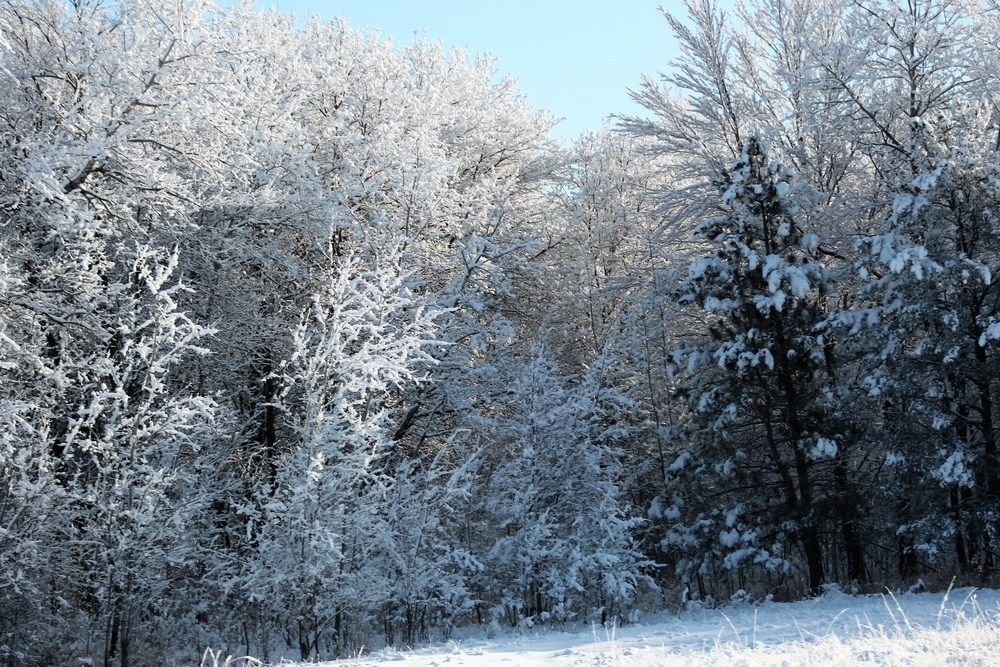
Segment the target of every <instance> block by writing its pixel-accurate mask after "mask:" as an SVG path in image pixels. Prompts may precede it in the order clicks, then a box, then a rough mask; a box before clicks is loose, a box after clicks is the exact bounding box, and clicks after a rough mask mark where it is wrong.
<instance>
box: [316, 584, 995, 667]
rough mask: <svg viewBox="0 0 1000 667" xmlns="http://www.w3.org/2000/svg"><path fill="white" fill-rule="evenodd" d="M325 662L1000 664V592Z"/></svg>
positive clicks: (804, 606) (749, 609)
mask: <svg viewBox="0 0 1000 667" xmlns="http://www.w3.org/2000/svg"><path fill="white" fill-rule="evenodd" d="M323 664H324V665H326V666H327V667H333V666H335V665H336V666H338V667H340V666H344V667H346V666H347V665H352V666H355V667H380V666H386V665H390V666H392V667H463V666H469V667H501V666H503V667H571V666H592V667H603V666H607V667H629V666H635V667H653V666H657V667H658V666H661V665H663V666H674V665H684V666H695V665H706V666H707V665H713V666H716V667H739V666H746V667H758V666H760V665H775V666H788V667H790V666H792V665H857V664H869V665H927V666H931V665H934V666H937V665H970V666H975V665H982V666H983V667H986V666H987V665H989V666H990V667H992V666H993V665H997V664H1000V591H996V590H974V589H970V588H964V589H958V590H953V591H951V592H950V593H948V594H945V593H937V594H933V593H919V594H913V593H907V594H903V595H896V596H889V595H887V596H884V597H883V596H864V597H856V596H848V595H845V594H842V593H838V592H830V593H827V594H825V595H823V596H822V597H820V598H817V599H813V600H806V601H802V602H795V603H790V604H782V603H773V602H765V603H763V604H760V605H747V604H744V605H740V606H735V607H727V608H724V609H715V610H709V609H702V610H697V611H688V612H684V613H683V614H681V615H680V616H679V617H678V616H666V615H663V616H658V617H655V618H653V617H650V618H647V619H646V620H645V621H643V622H641V623H637V624H634V625H629V626H627V627H621V628H613V629H612V628H609V629H605V628H603V627H594V628H591V629H589V630H587V631H585V632H580V631H576V632H558V631H552V630H549V631H532V632H531V634H530V635H523V636H519V637H514V636H508V637H504V638H500V639H495V640H489V641H488V640H474V639H464V640H461V641H452V642H449V643H448V644H444V645H438V646H431V647H427V648H421V649H418V650H415V651H396V650H384V651H379V652H376V653H373V654H370V655H364V656H361V657H358V658H355V659H351V660H340V661H337V662H332V663H323Z"/></svg>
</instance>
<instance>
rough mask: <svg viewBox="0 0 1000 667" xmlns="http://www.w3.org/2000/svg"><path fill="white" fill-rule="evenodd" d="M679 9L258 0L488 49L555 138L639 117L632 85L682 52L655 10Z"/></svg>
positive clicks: (565, 3) (625, 2)
mask: <svg viewBox="0 0 1000 667" xmlns="http://www.w3.org/2000/svg"><path fill="white" fill-rule="evenodd" d="M660 4H662V5H663V6H664V7H665V8H666V9H667V10H668V11H671V12H676V13H680V14H683V13H684V9H683V6H682V4H681V2H680V0H572V1H570V0H496V1H494V2H477V1H476V0H409V1H407V0H258V5H259V6H262V7H266V6H273V7H277V8H278V9H281V10H283V11H288V12H295V13H297V14H299V15H300V16H305V15H309V14H316V13H318V14H320V15H322V16H323V17H326V18H329V17H331V16H340V17H344V18H346V19H347V20H348V22H349V24H350V25H351V26H352V27H355V28H362V27H368V28H377V29H378V30H379V31H380V32H381V33H382V34H383V35H386V36H391V37H392V38H393V39H394V40H396V41H401V42H404V43H405V42H409V41H410V40H412V39H413V37H414V33H415V32H417V33H420V34H423V33H424V31H425V30H426V34H427V37H428V38H429V39H431V40H433V41H438V40H441V41H443V42H444V44H445V46H447V47H450V46H453V45H457V46H460V47H463V48H467V49H468V50H469V51H470V52H472V53H486V52H488V53H491V54H492V55H493V56H495V57H496V58H497V59H498V62H497V66H498V68H499V69H500V71H501V72H504V73H510V74H513V75H514V76H516V77H517V78H518V80H519V83H520V88H521V89H522V90H523V91H525V93H526V94H527V96H528V99H529V100H530V102H531V103H532V104H533V105H534V106H535V107H538V108H546V109H549V111H550V112H551V113H552V115H553V116H556V117H563V118H565V119H566V120H565V121H563V122H562V123H561V124H560V125H559V126H558V127H557V128H556V134H564V135H567V136H575V135H577V134H579V133H580V132H582V131H583V130H586V129H591V130H599V129H600V128H601V125H602V122H603V119H604V117H605V116H607V115H608V114H611V113H639V112H640V109H639V108H638V107H636V106H635V105H634V104H633V103H632V102H631V100H630V99H629V97H628V93H627V91H626V86H631V87H636V86H638V84H639V81H640V79H641V75H642V73H643V72H645V73H648V74H656V73H658V72H662V71H664V70H666V69H667V65H668V63H669V61H670V60H672V59H674V58H676V57H677V50H676V48H675V45H674V39H673V35H672V34H671V32H670V28H669V26H668V25H667V22H666V19H664V18H663V15H662V14H661V13H660V12H659V10H658V9H657V6H658V5H660Z"/></svg>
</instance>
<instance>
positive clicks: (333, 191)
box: [0, 0, 1000, 667]
mask: <svg viewBox="0 0 1000 667" xmlns="http://www.w3.org/2000/svg"><path fill="white" fill-rule="evenodd" d="M688 10H689V15H688V16H687V17H682V18H676V17H673V16H669V15H668V16H667V21H668V24H669V27H672V28H673V31H674V33H675V35H676V37H677V39H678V40H679V42H680V44H681V47H682V48H683V53H684V55H683V57H682V59H681V61H680V62H679V63H676V64H675V66H674V68H673V69H672V70H671V71H672V72H673V73H672V74H670V75H668V76H665V77H664V78H663V79H662V80H661V81H656V80H653V79H647V80H645V81H644V82H643V84H642V86H641V87H639V88H638V89H637V90H636V92H635V93H634V95H635V98H636V99H637V101H639V102H640V103H641V104H643V105H644V106H645V107H646V109H647V110H648V112H649V113H648V116H647V117H644V118H626V117H623V118H619V119H618V122H617V126H616V129H615V131H605V132H603V133H600V134H588V135H585V136H582V137H580V138H579V139H578V140H577V141H576V142H574V144H573V145H572V147H570V148H565V147H562V146H560V145H558V144H556V143H554V142H553V141H552V140H551V139H550V138H549V133H550V130H551V129H552V121H551V120H550V119H549V118H548V116H547V115H546V114H544V113H540V112H537V111H535V110H533V109H532V108H531V107H530V106H529V105H528V104H527V103H526V101H525V100H524V99H523V97H522V96H521V95H520V93H519V92H518V90H517V88H516V86H515V85H514V83H513V82H512V81H511V80H510V79H498V78H497V77H496V75H495V72H494V69H493V66H492V63H491V62H490V61H489V60H486V59H483V58H470V57H469V56H468V55H467V54H465V53H463V52H460V51H451V52H446V51H443V50H442V48H441V47H440V45H437V44H430V43H426V42H421V41H417V42H415V43H413V44H411V45H409V46H406V47H402V48H400V47H396V46H394V45H393V44H391V43H390V42H388V41H386V40H383V39H381V38H380V37H379V36H378V35H377V34H372V33H366V32H361V31H356V30H353V29H351V28H349V27H348V26H347V25H345V24H344V23H342V22H339V21H330V22H321V21H318V20H309V21H306V22H305V23H302V24H298V23H296V22H295V21H294V19H293V18H291V17H289V16H286V15H283V14H280V13H275V12H260V11H256V10H254V9H252V8H251V7H250V6H248V5H241V6H237V7H228V6H216V5H214V4H212V3H211V2H208V1H206V0H170V1H168V2H162V1H158V2H153V1H151V0H119V1H118V2H114V3H103V2H100V1H99V0H95V1H89V0H80V1H77V2H69V3H67V2H62V1H57V0H51V1H50V0H0V81H2V85H0V99H2V102H0V128H2V129H0V142H2V144H0V149H2V150H0V421H2V424H0V661H4V662H6V663H7V664H10V665H21V664H58V663H65V662H72V661H75V660H77V659H80V658H85V659H92V660H95V661H98V662H103V663H104V664H106V665H109V664H120V665H122V666H123V667H127V666H128V665H143V664H154V663H158V662H176V661H182V662H183V661H187V662H197V660H198V656H199V655H200V652H201V650H203V649H204V647H207V646H211V647H216V648H219V649H221V650H223V652H227V653H232V654H251V655H255V656H258V657H261V658H264V659H273V660H277V659H278V658H280V657H281V656H287V657H294V658H302V659H317V658H328V657H335V656H345V655H351V654H353V653H354V652H356V651H358V650H360V649H361V648H362V647H368V646H372V645H373V644H378V643H380V642H382V643H396V644H407V645H411V644H413V643H415V642H419V641H425V640H428V639H441V638H446V637H448V636H449V634H450V633H451V632H452V630H453V629H454V628H456V627H459V626H464V625H470V624H476V625H481V626H483V627H484V628H486V629H487V631H489V629H490V628H497V627H498V626H508V627H509V626H530V625H532V624H538V623H554V624H559V623H565V622H569V621H592V620H596V621H627V620H628V619H629V618H631V617H632V615H633V614H634V613H635V612H637V611H639V610H642V609H649V608H675V607H676V606H677V605H679V604H684V603H686V602H688V601H697V602H698V603H701V604H711V603H713V602H721V601H724V600H726V599H728V598H730V597H733V596H736V597H740V598H744V597H752V598H763V597H764V596H766V595H774V596H775V597H777V598H779V599H780V598H784V599H788V598H794V597H799V596H803V595H808V594H812V593H816V592H818V591H820V590H822V588H823V587H824V586H826V585H832V584H836V585H840V586H841V587H842V588H845V589H856V590H860V591H866V590H879V589H881V588H882V587H884V586H893V587H895V586H909V585H912V584H914V583H916V582H917V581H918V580H920V579H922V580H923V581H924V582H926V584H927V585H930V586H934V585H944V584H947V583H948V582H949V581H951V579H952V578H953V577H958V578H959V580H960V581H961V582H962V583H976V584H988V583H990V582H995V580H996V574H997V569H998V567H1000V562H998V558H1000V554H998V552H997V539H998V536H997V526H998V524H1000V517H998V515H997V513H998V499H1000V462H998V460H997V434H996V428H997V426H996V425H995V423H994V420H995V419H996V418H997V416H998V408H997V407H996V406H995V405H994V400H995V399H994V393H995V392H996V390H997V383H998V381H1000V372H998V371H1000V368H998V363H997V345H998V343H997V341H998V339H1000V312H998V309H1000V302H998V293H997V290H996V289H995V287H994V282H993V279H992V278H993V275H994V274H996V273H998V271H1000V267H998V258H1000V242H998V239H1000V235H998V232H1000V229H998V225H1000V221H998V218H997V216H998V210H997V208H996V206H997V203H998V201H1000V189H998V188H1000V171H998V166H1000V160H998V150H1000V107H998V106H997V102H998V101H1000V98H998V95H1000V77H998V75H997V72H1000V48H998V45H997V44H996V43H995V40H994V39H992V37H991V36H994V35H996V34H1000V8H998V7H997V6H996V5H995V3H993V2H992V1H991V0H990V1H984V2H980V1H979V0H950V1H949V0H909V1H908V2H904V3H896V2H892V1H891V0H883V1H879V2H866V3H855V2H848V1H846V0H762V1H760V2H757V3H755V4H754V5H753V6H751V7H750V8H748V9H747V10H746V11H745V12H742V13H740V14H739V15H738V16H735V17H730V16H726V15H725V13H724V12H722V11H720V10H719V9H718V7H716V6H715V4H714V3H713V2H711V1H709V0H696V1H692V2H690V3H689V6H688ZM626 80H628V73H623V81H626Z"/></svg>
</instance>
